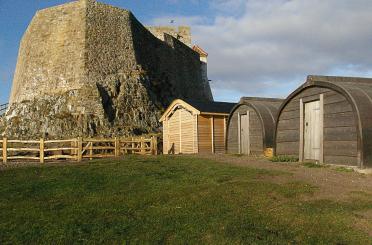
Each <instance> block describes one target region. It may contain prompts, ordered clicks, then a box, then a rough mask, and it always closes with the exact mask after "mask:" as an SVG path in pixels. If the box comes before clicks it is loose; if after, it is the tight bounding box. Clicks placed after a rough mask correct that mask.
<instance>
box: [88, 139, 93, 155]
mask: <svg viewBox="0 0 372 245" xmlns="http://www.w3.org/2000/svg"><path fill="white" fill-rule="evenodd" d="M88 144H90V145H89V160H93V141H92V142H89V143H88Z"/></svg>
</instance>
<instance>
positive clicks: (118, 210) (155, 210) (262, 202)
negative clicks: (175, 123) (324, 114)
mask: <svg viewBox="0 0 372 245" xmlns="http://www.w3.org/2000/svg"><path fill="white" fill-rule="evenodd" d="M273 177H278V178H288V181H287V182H286V183H284V184H277V183H275V182H274V181H273V180H272V179H273ZM290 178H291V175H290V174H288V173H286V172H279V171H269V170H262V169H254V168H248V167H238V166H231V165H227V164H220V163H215V162H212V161H208V160H201V159H197V158H193V157H185V156H183V157H164V156H160V157H156V158H155V157H132V156H131V157H126V158H124V159H122V160H100V161H93V162H91V163H89V164H86V165H76V166H44V167H25V168H19V169H9V170H6V171H2V172H0V244H29V243H33V244H71V243H83V244H94V243H105V244H125V243H130V244H144V243H145V244H289V243H293V244H369V243H370V240H369V239H371V238H370V237H368V235H367V234H366V233H365V232H364V231H362V230H358V229H357V228H355V227H353V224H354V220H355V215H354V212H355V211H363V210H368V209H371V208H372V198H370V197H367V196H366V197H364V196H363V197H362V196H360V197H359V196H356V197H353V199H350V200H349V201H348V200H346V201H345V202H335V201H331V200H314V201H311V200H312V198H311V197H312V196H313V195H315V194H314V193H315V192H316V191H317V190H318V188H317V187H316V186H312V185H309V184H307V183H304V182H298V181H292V180H291V179H290ZM355 198H361V201H358V200H357V199H355ZM309 200H310V201H309Z"/></svg>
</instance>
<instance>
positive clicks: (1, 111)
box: [0, 104, 8, 116]
mask: <svg viewBox="0 0 372 245" xmlns="http://www.w3.org/2000/svg"><path fill="white" fill-rule="evenodd" d="M7 109H8V104H2V105H0V116H2V115H4V114H5V112H6V110H7Z"/></svg>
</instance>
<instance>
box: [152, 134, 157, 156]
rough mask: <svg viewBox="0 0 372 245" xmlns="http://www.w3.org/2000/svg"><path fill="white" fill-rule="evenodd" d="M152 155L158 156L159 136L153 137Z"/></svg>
mask: <svg viewBox="0 0 372 245" xmlns="http://www.w3.org/2000/svg"><path fill="white" fill-rule="evenodd" d="M151 143H152V147H151V148H152V154H153V155H155V156H156V155H158V137H157V136H152V141H151Z"/></svg>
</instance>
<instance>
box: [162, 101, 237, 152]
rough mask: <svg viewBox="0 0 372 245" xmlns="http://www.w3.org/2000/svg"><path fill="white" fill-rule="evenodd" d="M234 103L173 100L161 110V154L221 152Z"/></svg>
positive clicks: (223, 149) (223, 148)
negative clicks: (165, 108) (163, 110)
mask: <svg viewBox="0 0 372 245" xmlns="http://www.w3.org/2000/svg"><path fill="white" fill-rule="evenodd" d="M234 106H235V103H226V102H213V101H194V100H180V99H177V100H175V101H173V102H172V103H171V105H170V106H169V107H168V109H167V110H166V111H165V112H164V113H163V116H162V117H161V119H160V122H162V123H163V153H164V154H195V153H225V138H226V121H227V117H228V116H229V113H230V111H231V109H232V108H233V107H234Z"/></svg>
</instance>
